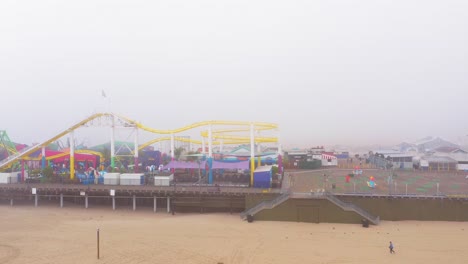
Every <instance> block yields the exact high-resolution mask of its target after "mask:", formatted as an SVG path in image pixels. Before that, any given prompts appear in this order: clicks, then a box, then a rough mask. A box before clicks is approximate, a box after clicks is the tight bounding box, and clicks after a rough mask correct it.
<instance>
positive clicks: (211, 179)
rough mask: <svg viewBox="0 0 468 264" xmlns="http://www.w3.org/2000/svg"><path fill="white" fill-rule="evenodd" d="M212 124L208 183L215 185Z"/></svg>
mask: <svg viewBox="0 0 468 264" xmlns="http://www.w3.org/2000/svg"><path fill="white" fill-rule="evenodd" d="M212 130H213V129H212V127H211V124H210V125H209V126H208V183H209V184H212V183H213V169H212V168H213V133H212Z"/></svg>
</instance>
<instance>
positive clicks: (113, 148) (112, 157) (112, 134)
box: [110, 116, 115, 171]
mask: <svg viewBox="0 0 468 264" xmlns="http://www.w3.org/2000/svg"><path fill="white" fill-rule="evenodd" d="M110 148H111V149H110V151H111V163H110V166H111V168H112V169H111V171H114V168H115V116H112V126H111V142H110Z"/></svg>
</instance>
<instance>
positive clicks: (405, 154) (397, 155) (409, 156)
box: [385, 153, 414, 158]
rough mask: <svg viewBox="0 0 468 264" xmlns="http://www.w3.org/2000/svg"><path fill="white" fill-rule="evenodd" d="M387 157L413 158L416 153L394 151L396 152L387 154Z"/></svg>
mask: <svg viewBox="0 0 468 264" xmlns="http://www.w3.org/2000/svg"><path fill="white" fill-rule="evenodd" d="M385 157H390V158H412V157H414V155H413V154H411V153H394V154H388V155H385Z"/></svg>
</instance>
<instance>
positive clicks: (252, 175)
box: [250, 123, 255, 187]
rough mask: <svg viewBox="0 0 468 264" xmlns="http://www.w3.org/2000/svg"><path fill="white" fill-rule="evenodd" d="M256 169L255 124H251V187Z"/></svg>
mask: <svg viewBox="0 0 468 264" xmlns="http://www.w3.org/2000/svg"><path fill="white" fill-rule="evenodd" d="M254 170H255V137H254V124H253V123H251V124H250V187H253V181H254Z"/></svg>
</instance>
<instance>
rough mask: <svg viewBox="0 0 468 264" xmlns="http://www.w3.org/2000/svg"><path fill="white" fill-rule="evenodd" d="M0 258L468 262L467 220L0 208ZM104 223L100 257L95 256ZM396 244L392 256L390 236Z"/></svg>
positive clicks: (37, 260) (39, 260)
mask: <svg viewBox="0 0 468 264" xmlns="http://www.w3.org/2000/svg"><path fill="white" fill-rule="evenodd" d="M0 223H1V225H0V233H1V236H0V263H37V264H41V263H62V264H69V263H126V264H130V263H214V264H217V263H224V264H228V263H282V264H283V263H360V264H362V263H421V264H422V263H424V264H430V263H440V262H443V263H467V260H468V250H466V245H467V244H468V223H461V222H415V221H405V222H386V221H384V222H382V223H381V225H379V226H371V227H370V228H362V227H361V226H359V225H351V224H324V223H321V224H310V223H293V222H260V221H259V222H254V223H250V224H249V223H247V222H244V221H241V220H240V218H239V217H238V215H237V214H233V215H229V214H224V213H220V214H176V215H174V216H173V215H169V214H167V213H163V212H158V213H156V214H153V213H152V212H151V211H150V209H148V210H144V209H143V208H142V209H141V210H139V211H136V212H133V211H126V210H117V211H111V210H109V209H106V208H93V209H87V210H86V209H82V208H62V209H60V208H57V207H52V206H42V207H39V208H34V207H29V206H16V207H9V206H6V205H2V206H1V207H0ZM97 228H100V236H101V259H100V260H97V259H96V229H97ZM390 240H391V241H393V242H394V244H395V251H396V254H395V255H390V254H389V252H388V243H389V241H390Z"/></svg>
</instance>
